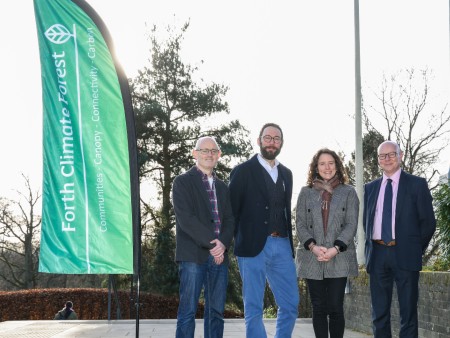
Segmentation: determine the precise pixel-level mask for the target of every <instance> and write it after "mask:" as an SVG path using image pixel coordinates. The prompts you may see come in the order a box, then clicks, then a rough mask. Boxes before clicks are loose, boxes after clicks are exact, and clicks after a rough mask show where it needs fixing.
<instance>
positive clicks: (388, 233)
mask: <svg viewBox="0 0 450 338" xmlns="http://www.w3.org/2000/svg"><path fill="white" fill-rule="evenodd" d="M381 239H382V240H383V242H384V243H386V244H387V243H389V242H390V241H392V180H391V179H390V178H388V179H387V183H386V190H385V191H384V202H383V218H382V221H381Z"/></svg>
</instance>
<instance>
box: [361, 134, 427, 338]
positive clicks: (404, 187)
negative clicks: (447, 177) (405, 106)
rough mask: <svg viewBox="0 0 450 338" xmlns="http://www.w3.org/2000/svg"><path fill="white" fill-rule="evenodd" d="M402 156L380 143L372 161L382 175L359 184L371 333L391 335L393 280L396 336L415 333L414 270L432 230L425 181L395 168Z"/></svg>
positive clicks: (416, 288)
mask: <svg viewBox="0 0 450 338" xmlns="http://www.w3.org/2000/svg"><path fill="white" fill-rule="evenodd" d="M402 157H403V153H402V151H401V150H400V147H399V146H398V144H397V143H395V142H392V141H385V142H383V143H381V145H380V146H379V147H378V164H379V165H380V167H381V169H383V176H382V177H380V178H378V179H376V180H374V181H372V182H370V183H368V184H366V185H365V187H364V216H363V222H364V230H365V234H366V248H365V253H366V269H367V272H368V273H369V275H370V293H371V296H372V321H373V333H374V336H375V338H377V337H391V336H392V333H391V318H390V315H391V301H392V290H393V284H394V281H395V284H396V286H397V294H398V302H399V308H400V335H399V337H401V338H403V337H405V338H406V337H408V338H414V337H418V318H417V304H418V297H419V271H420V270H421V269H422V255H423V253H424V252H425V250H426V248H427V247H428V243H429V242H430V240H431V237H432V236H433V234H434V231H435V230H436V220H435V216H434V212H433V205H432V197H431V194H430V190H429V189H428V185H427V181H426V180H425V179H424V178H421V177H417V176H414V175H410V174H408V173H406V172H404V171H403V170H402V169H400V165H401V161H402Z"/></svg>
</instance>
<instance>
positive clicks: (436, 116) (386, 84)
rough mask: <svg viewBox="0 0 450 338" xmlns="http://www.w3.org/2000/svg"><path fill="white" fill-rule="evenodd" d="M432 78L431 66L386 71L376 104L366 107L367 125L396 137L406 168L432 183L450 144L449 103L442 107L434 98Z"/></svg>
mask: <svg viewBox="0 0 450 338" xmlns="http://www.w3.org/2000/svg"><path fill="white" fill-rule="evenodd" d="M431 79H432V72H431V71H430V70H428V69H425V70H419V71H417V70H415V69H407V70H401V71H399V72H398V73H397V74H394V75H391V76H390V77H386V75H385V76H383V81H382V85H381V88H380V90H379V92H376V93H374V95H375V98H376V100H375V102H376V104H374V105H370V106H368V107H367V109H364V110H363V118H364V123H365V126H366V129H367V130H368V131H376V132H377V133H379V134H381V135H383V136H384V137H385V138H386V140H392V141H396V142H397V143H398V144H399V145H400V147H401V149H402V151H403V161H402V167H403V169H404V170H405V171H407V172H409V173H411V174H415V175H418V176H423V177H426V178H427V180H428V182H429V183H430V182H431V181H432V180H433V178H436V177H437V176H438V175H439V172H438V171H437V170H436V169H435V168H433V164H435V163H436V162H437V161H438V158H439V154H440V153H441V151H442V150H443V149H445V147H446V146H447V145H448V144H449V134H450V124H449V121H450V114H449V112H448V110H447V103H445V104H442V105H443V107H442V106H441V107H439V106H438V104H437V103H436V102H434V101H433V100H434V98H432V97H431V95H430V89H431V86H430V80H431ZM380 118H381V120H380ZM374 156H376V154H374ZM432 189H434V187H433V188H432Z"/></svg>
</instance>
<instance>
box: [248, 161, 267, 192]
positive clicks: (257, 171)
mask: <svg viewBox="0 0 450 338" xmlns="http://www.w3.org/2000/svg"><path fill="white" fill-rule="evenodd" d="M257 156H258V155H255V156H253V158H252V165H253V167H254V170H253V175H254V178H255V181H256V185H257V186H258V188H259V189H260V190H261V192H262V194H263V195H264V197H266V198H269V192H268V191H267V185H266V181H265V180H264V173H263V170H265V169H264V168H263V167H262V165H261V164H260V163H259V161H258V158H257Z"/></svg>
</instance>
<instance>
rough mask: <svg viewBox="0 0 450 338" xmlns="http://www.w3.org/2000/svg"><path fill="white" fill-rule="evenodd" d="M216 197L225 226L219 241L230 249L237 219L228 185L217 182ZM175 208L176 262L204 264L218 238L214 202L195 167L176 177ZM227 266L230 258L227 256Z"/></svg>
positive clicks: (174, 183)
mask: <svg viewBox="0 0 450 338" xmlns="http://www.w3.org/2000/svg"><path fill="white" fill-rule="evenodd" d="M216 197H217V203H218V208H219V216H220V220H221V223H222V227H221V231H220V235H219V240H220V241H221V242H222V243H223V244H224V245H225V246H226V247H227V248H229V246H230V245H231V241H232V240H233V230H234V219H233V213H232V211H231V204H230V194H229V190H228V187H227V185H226V184H225V183H224V182H223V181H221V180H219V179H217V180H216ZM172 200H173V208H174V210H175V218H176V243H177V247H176V255H175V256H176V257H175V260H176V261H177V262H180V261H184V262H194V263H197V264H202V263H204V262H206V260H207V259H208V257H209V255H210V254H209V250H210V249H212V248H213V244H211V243H210V242H211V241H212V240H214V239H215V238H216V235H215V233H214V229H215V227H214V220H213V216H212V210H211V202H210V201H209V196H208V193H207V192H206V189H205V187H204V185H203V182H202V178H201V176H200V175H199V174H198V172H197V168H196V167H195V166H194V167H192V168H191V169H190V170H189V171H187V172H186V173H184V174H181V175H179V176H177V177H176V178H175V180H174V182H173V187H172ZM224 262H225V263H227V262H228V257H227V255H225V261H224Z"/></svg>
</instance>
